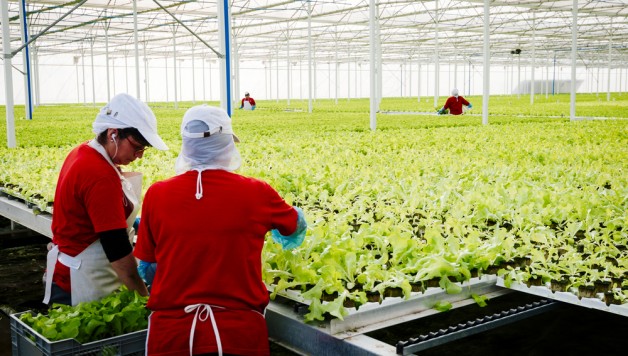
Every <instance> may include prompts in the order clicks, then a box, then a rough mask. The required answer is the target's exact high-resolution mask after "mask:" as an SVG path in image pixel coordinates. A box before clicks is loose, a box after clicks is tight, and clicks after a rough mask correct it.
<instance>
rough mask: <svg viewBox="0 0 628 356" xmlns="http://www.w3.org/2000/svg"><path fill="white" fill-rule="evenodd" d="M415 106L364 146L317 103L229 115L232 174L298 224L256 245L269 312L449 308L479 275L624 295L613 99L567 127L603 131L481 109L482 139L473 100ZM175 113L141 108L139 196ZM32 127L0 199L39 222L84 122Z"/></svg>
mask: <svg viewBox="0 0 628 356" xmlns="http://www.w3.org/2000/svg"><path fill="white" fill-rule="evenodd" d="M426 99H427V98H425V97H424V98H422V101H421V103H417V101H416V98H414V99H408V98H405V99H400V98H386V99H384V100H383V102H382V106H381V108H382V112H380V113H379V114H378V115H377V131H375V132H372V131H371V130H370V129H369V117H368V108H369V107H368V100H364V99H352V100H351V101H346V102H343V103H342V104H340V105H336V104H334V103H333V101H332V100H317V102H316V104H315V107H314V111H313V113H312V114H308V113H307V102H305V101H298V100H295V101H292V103H291V105H290V107H288V108H287V107H286V103H285V102H279V103H276V102H274V101H265V102H264V101H260V103H259V104H258V108H257V109H256V110H255V111H242V110H236V112H235V113H234V115H233V123H234V130H235V131H236V133H237V134H238V136H239V137H240V139H241V140H242V142H241V143H239V144H238V150H239V151H240V153H241V156H242V159H243V164H242V168H241V169H240V170H239V171H238V173H240V174H243V175H246V176H251V177H256V178H260V179H263V180H265V181H267V182H268V183H269V184H271V185H272V186H273V187H275V188H276V189H277V190H278V191H279V192H280V194H281V195H282V196H283V197H285V199H286V200H287V201H288V202H289V203H290V204H294V205H297V206H299V207H301V208H302V209H303V210H304V212H305V215H306V218H307V221H308V224H309V229H308V232H307V237H306V240H305V242H304V244H303V245H302V246H301V247H299V248H297V249H295V250H291V251H283V250H282V249H281V246H278V245H277V244H275V243H273V242H272V240H270V239H268V240H267V243H266V244H265V246H264V250H263V270H262V271H263V272H262V274H263V275H262V278H263V279H264V281H265V282H266V283H267V284H268V285H269V286H270V285H272V290H273V293H272V295H271V297H275V296H276V295H278V294H279V295H287V294H288V293H287V291H289V290H291V291H295V290H296V291H297V292H298V293H300V295H301V297H302V299H303V300H305V301H306V302H308V303H309V304H310V313H309V314H308V315H306V320H315V319H323V318H325V317H329V316H330V315H331V316H333V317H336V318H342V317H343V316H344V315H346V313H347V310H346V308H354V307H355V308H358V307H360V306H361V305H363V304H364V303H367V302H381V300H382V299H383V298H388V297H392V296H395V297H404V298H408V297H410V296H411V295H412V293H420V292H421V291H422V290H425V289H426V288H428V287H430V288H432V287H434V288H443V289H444V290H445V291H447V292H448V293H456V292H458V291H459V290H460V287H461V286H460V282H463V281H467V280H469V279H470V278H472V277H473V276H481V275H482V274H497V275H500V276H502V277H504V279H505V281H506V283H511V282H520V283H526V282H529V281H533V280H534V281H537V282H540V283H549V282H550V281H552V280H565V281H567V282H568V286H567V287H566V288H567V290H569V291H573V290H574V288H576V287H578V286H580V285H588V284H592V283H594V282H595V281H596V280H611V279H612V280H614V282H613V288H615V289H614V291H615V292H617V293H616V294H617V295H622V294H623V293H620V291H621V290H623V289H621V288H625V289H628V275H625V274H624V271H626V270H628V251H627V249H626V246H628V229H627V228H626V225H627V224H628V199H627V198H626V197H628V174H627V173H626V169H627V168H626V161H627V157H628V120H626V119H627V118H628V94H613V95H612V101H610V102H606V101H604V100H600V98H598V97H597V96H596V95H594V94H593V95H589V94H584V95H581V94H579V95H578V97H577V105H576V112H577V114H578V115H582V116H596V117H607V118H619V119H607V120H587V121H577V122H570V121H569V120H568V119H566V117H568V115H565V113H568V112H569V95H556V96H551V97H549V98H541V97H537V98H536V100H535V105H530V104H529V102H530V101H529V98H528V97H525V96H522V98H521V99H517V98H516V97H514V96H503V97H495V96H493V97H491V99H490V100H491V101H490V106H489V110H490V113H489V114H490V115H489V123H490V124H489V125H487V126H484V125H482V118H481V116H480V115H477V114H479V113H480V110H481V107H482V105H481V98H480V97H475V98H474V97H471V98H470V100H471V101H472V102H473V104H474V109H473V112H472V113H471V114H469V115H464V116H463V117H452V116H437V115H431V114H429V112H433V108H432V107H431V106H433V100H431V98H430V100H426ZM443 100H444V98H443ZM187 106H191V103H188V104H186V105H181V108H180V109H178V110H176V109H172V108H169V107H166V106H165V105H153V107H154V110H155V113H156V116H157V117H158V124H159V132H160V135H162V137H163V138H164V140H165V141H166V142H167V144H168V145H169V146H170V148H171V149H170V151H166V152H161V151H157V150H152V149H149V150H148V151H147V152H146V153H145V155H144V157H143V158H142V159H141V160H138V161H136V162H134V163H133V164H132V165H131V166H130V167H125V170H136V171H140V172H143V173H144V175H143V177H144V186H143V188H144V189H147V188H148V186H149V185H150V184H152V183H153V182H155V181H158V180H162V179H165V178H168V177H170V176H172V175H174V169H173V167H174V161H175V158H176V156H177V155H178V152H179V149H180V145H181V140H180V137H179V125H180V122H181V118H182V116H183V113H184V112H185V109H186V107H187ZM80 109H83V112H82V113H81V110H80ZM286 109H290V110H286ZM293 109H299V110H302V111H301V112H295V111H294V110H293ZM387 110H389V111H394V110H398V111H408V112H414V111H416V112H427V113H428V114H412V115H410V114H384V113H383V112H384V111H387ZM65 111H67V112H68V113H67V114H64V112H65ZM35 114H36V115H35V116H36V119H34V120H32V121H30V122H29V121H25V120H18V121H17V122H16V126H17V130H18V145H19V147H18V148H16V149H11V150H9V149H7V148H0V166H2V167H3V169H2V170H0V189H2V190H4V191H6V192H9V193H10V194H14V195H18V196H21V197H23V198H24V199H26V200H28V201H32V202H34V203H36V204H37V205H38V206H39V205H41V206H42V207H43V208H45V209H47V210H49V211H52V207H51V203H52V200H53V198H54V188H55V187H54V186H55V183H56V175H57V174H58V170H59V167H60V166H61V164H62V162H63V159H64V158H65V155H67V153H68V152H69V150H70V149H71V148H72V147H73V146H74V145H76V144H77V143H79V142H81V141H85V140H87V139H89V138H90V137H91V136H92V134H91V133H90V128H91V122H92V121H93V116H94V115H95V111H94V110H93V109H92V108H81V107H77V106H69V105H67V106H63V107H54V108H53V107H39V108H37V111H36V112H35ZM3 124H4V123H3V122H1V121H0V139H3V137H4V136H3V135H5V130H4V126H2V125H3ZM5 167H6V169H4V168H5ZM624 299H625V298H624ZM624 299H622V301H623V300H624Z"/></svg>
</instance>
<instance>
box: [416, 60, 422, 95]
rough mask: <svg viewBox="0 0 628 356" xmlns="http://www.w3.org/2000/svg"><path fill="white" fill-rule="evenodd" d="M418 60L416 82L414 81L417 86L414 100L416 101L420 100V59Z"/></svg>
mask: <svg viewBox="0 0 628 356" xmlns="http://www.w3.org/2000/svg"><path fill="white" fill-rule="evenodd" d="M418 61H419V68H418V70H417V83H416V87H417V94H416V101H417V103H420V102H421V60H420V59H418Z"/></svg>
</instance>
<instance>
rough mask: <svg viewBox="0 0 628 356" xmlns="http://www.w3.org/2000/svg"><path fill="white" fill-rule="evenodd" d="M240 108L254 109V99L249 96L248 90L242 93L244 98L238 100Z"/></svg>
mask: <svg viewBox="0 0 628 356" xmlns="http://www.w3.org/2000/svg"><path fill="white" fill-rule="evenodd" d="M240 109H244V110H255V99H253V98H251V96H250V95H249V92H248V91H247V92H245V93H244V98H242V100H241V101H240Z"/></svg>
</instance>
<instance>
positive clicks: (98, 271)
mask: <svg viewBox="0 0 628 356" xmlns="http://www.w3.org/2000/svg"><path fill="white" fill-rule="evenodd" d="M88 145H89V146H90V147H92V148H93V149H95V150H96V151H97V152H98V153H100V154H101V155H102V156H103V157H104V158H105V160H107V162H108V163H109V164H110V165H111V167H113V169H114V170H115V171H116V173H118V176H119V177H120V181H121V183H122V191H123V193H124V196H125V197H126V199H127V200H128V201H129V202H130V203H131V204H133V211H132V212H131V214H130V215H129V216H128V217H127V220H126V223H127V234H128V235H129V241H130V242H131V244H133V242H134V241H133V238H134V237H135V229H133V223H134V222H135V217H136V216H137V212H138V211H139V209H140V201H139V198H138V197H140V196H141V194H142V174H141V173H139V172H125V173H122V174H121V173H120V171H119V170H118V168H117V167H116V166H115V165H114V164H113V162H112V161H111V158H109V155H108V154H107V152H106V151H105V148H104V147H103V146H102V145H101V144H100V143H98V141H96V140H95V139H94V140H92V141H90V142H89V144H88ZM124 203H125V204H126V201H125V202H124ZM57 260H59V262H61V263H62V264H64V265H65V266H68V267H70V284H71V295H72V305H77V304H78V303H80V302H89V301H92V300H97V299H100V298H102V297H104V296H106V295H108V294H111V293H113V292H114V291H115V290H116V289H118V288H119V287H120V286H121V285H122V283H121V282H120V280H119V278H118V275H117V273H116V272H115V271H114V269H113V267H111V263H110V262H109V260H108V259H107V256H106V255H105V251H104V250H103V248H102V245H101V243H100V240H96V241H95V242H94V243H92V244H91V245H90V246H89V247H88V248H86V249H85V250H83V252H81V253H80V254H78V255H77V256H76V257H72V256H69V255H67V254H64V253H62V252H60V251H59V247H58V246H56V245H55V246H54V247H53V248H52V249H51V250H50V251H48V255H47V260H46V290H45V292H44V300H43V302H44V303H45V304H48V303H49V302H50V297H51V294H52V277H53V275H54V270H55V266H56V263H57Z"/></svg>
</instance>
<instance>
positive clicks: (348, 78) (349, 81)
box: [347, 47, 351, 101]
mask: <svg viewBox="0 0 628 356" xmlns="http://www.w3.org/2000/svg"><path fill="white" fill-rule="evenodd" d="M350 100H351V50H350V49H349V47H347V101H350Z"/></svg>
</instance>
